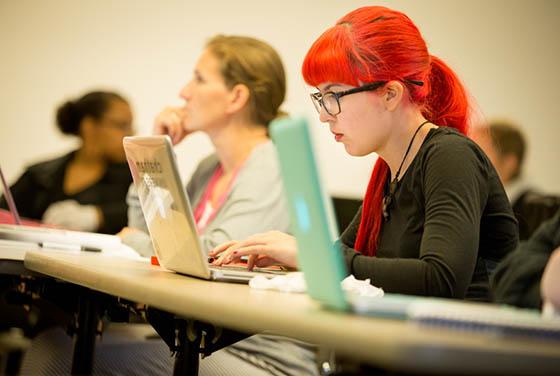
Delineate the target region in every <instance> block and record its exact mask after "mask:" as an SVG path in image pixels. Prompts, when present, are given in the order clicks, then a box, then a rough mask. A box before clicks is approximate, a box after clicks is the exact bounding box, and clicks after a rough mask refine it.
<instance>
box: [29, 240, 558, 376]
mask: <svg viewBox="0 0 560 376" xmlns="http://www.w3.org/2000/svg"><path fill="white" fill-rule="evenodd" d="M25 266H26V268H28V269H30V270H33V271H36V272H39V273H42V274H45V275H48V276H51V277H54V278H58V279H61V280H64V281H67V282H70V283H73V284H77V285H79V286H83V287H86V288H89V289H92V290H95V291H99V292H102V293H105V294H109V295H112V296H117V297H121V298H124V299H128V300H131V301H135V302H142V303H146V304H149V305H151V306H154V307H157V308H159V309H161V310H164V311H168V312H171V313H175V314H177V315H180V316H183V317H187V318H192V319H196V320H201V321H204V322H209V323H212V324H215V325H219V326H223V327H225V328H230V329H235V330H239V331H242V332H246V333H260V332H263V331H266V332H269V333H276V334H281V335H286V336H291V337H295V338H299V339H301V340H304V341H307V342H311V343H316V344H320V345H323V346H327V347H329V348H332V349H334V350H335V351H336V352H337V353H338V354H341V355H344V356H346V357H350V358H352V359H355V360H358V361H361V362H366V363H369V364H372V365H375V366H379V367H383V368H386V369H389V370H398V371H406V372H426V373H431V374H435V373H442V374H450V373H459V372H460V373H462V374H468V373H485V374H510V375H516V374H550V373H554V372H555V371H557V370H558V369H559V367H560V343H559V342H558V341H545V340H542V341H541V340H536V339H528V338H516V337H502V336H495V335H484V334H480V333H462V332H461V333H458V332H456V331H452V330H448V329H434V328H425V327H419V326H416V325H414V324H411V323H408V322H406V321H399V320H391V319H382V318H374V317H365V316H357V315H353V314H348V313H344V312H331V311H328V310H325V309H323V308H321V307H320V306H319V305H318V304H317V303H316V302H314V301H312V300H311V299H310V298H309V297H308V296H307V295H305V294H287V293H281V292H275V291H260V290H254V289H251V288H249V287H248V286H246V285H240V284H232V283H220V282H211V281H204V280H201V279H196V278H191V277H188V276H184V275H180V274H176V273H173V272H170V271H166V270H165V269H163V268H161V267H158V266H153V265H150V264H149V263H148V262H144V261H138V260H130V259H124V258H118V257H107V256H104V255H102V254H88V253H79V254H69V253H63V252H40V251H32V252H28V253H27V254H26V256H25Z"/></svg>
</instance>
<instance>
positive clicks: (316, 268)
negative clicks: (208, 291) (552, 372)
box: [270, 118, 560, 340]
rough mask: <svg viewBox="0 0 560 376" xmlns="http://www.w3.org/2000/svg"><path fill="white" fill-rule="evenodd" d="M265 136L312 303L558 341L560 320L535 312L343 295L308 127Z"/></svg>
mask: <svg viewBox="0 0 560 376" xmlns="http://www.w3.org/2000/svg"><path fill="white" fill-rule="evenodd" d="M270 134H271V137H272V139H273V140H274V143H275V145H276V148H277V151H278V157H279V161H280V166H281V172H282V177H283V180H284V186H285V189H286V194H287V198H288V202H289V206H290V215H291V220H292V226H293V228H292V231H293V233H294V235H295V236H296V240H297V243H298V249H299V253H298V261H299V265H300V267H301V269H302V270H303V273H304V276H305V281H306V283H307V291H308V294H309V295H310V296H311V297H312V298H314V299H316V300H318V301H320V302H321V303H322V304H323V305H324V306H325V307H327V308H331V309H338V310H348V311H353V312H355V313H358V314H363V315H372V316H376V317H389V318H394V319H401V320H409V321H411V322H413V323H415V324H418V325H421V326H432V327H433V326H439V327H446V328H454V329H458V330H463V331H469V332H492V333H497V334H523V335H531V336H538V337H540V338H542V337H546V338H552V339H558V340H560V319H558V318H553V319H545V318H542V317H541V315H540V312H539V311H537V310H522V309H516V308H512V307H503V306H496V305H491V304H484V303H470V302H461V301H454V300H449V299H435V298H422V297H416V296H408V295H398V294H385V295H384V297H382V298H379V297H369V296H357V295H347V294H345V293H344V291H343V290H342V288H341V285H340V282H341V281H342V280H343V279H344V277H345V276H346V267H345V264H344V260H343V257H342V253H341V250H340V249H339V247H338V245H337V243H336V242H335V240H336V237H337V230H336V222H335V219H334V215H333V210H332V207H331V202H330V200H329V199H328V198H327V196H326V195H325V193H324V191H323V189H322V185H321V181H320V177H319V172H318V169H317V164H316V162H315V155H314V152H313V146H312V142H311V136H310V131H309V126H308V123H307V121H306V120H305V119H302V118H298V119H288V118H284V119H279V120H277V121H275V122H273V123H272V124H271V127H270Z"/></svg>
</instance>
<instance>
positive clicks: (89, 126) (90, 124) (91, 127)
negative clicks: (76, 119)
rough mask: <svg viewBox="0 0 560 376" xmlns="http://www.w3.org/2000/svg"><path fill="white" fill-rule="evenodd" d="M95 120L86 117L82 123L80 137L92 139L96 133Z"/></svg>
mask: <svg viewBox="0 0 560 376" xmlns="http://www.w3.org/2000/svg"><path fill="white" fill-rule="evenodd" d="M95 126H96V124H95V120H94V119H93V118H92V117H91V116H85V117H84V118H83V119H82V121H81V122H80V128H79V129H78V135H80V136H81V137H82V138H86V137H91V135H92V134H93V132H94V131H95Z"/></svg>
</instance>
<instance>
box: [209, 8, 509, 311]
mask: <svg viewBox="0 0 560 376" xmlns="http://www.w3.org/2000/svg"><path fill="white" fill-rule="evenodd" d="M302 71H303V77H304V79H305V81H306V82H307V83H308V84H309V85H311V86H314V87H316V88H317V90H318V91H317V92H316V93H314V94H312V95H311V99H312V102H313V104H314V105H315V107H316V109H317V111H318V112H319V116H320V120H321V121H322V122H324V123H328V125H329V128H330V131H331V132H332V133H333V136H334V139H335V141H337V142H341V143H342V144H343V145H344V147H345V148H346V151H347V152H348V153H349V154H350V155H353V156H364V155H368V154H370V153H377V154H378V156H379V158H378V159H377V162H376V164H375V167H374V169H373V173H372V175H371V179H370V183H369V186H368V188H367V192H366V196H365V198H364V203H363V206H362V209H361V211H360V212H359V213H358V214H357V215H356V217H355V218H354V220H353V222H352V223H351V224H350V226H349V227H348V228H347V229H346V230H345V231H344V232H343V234H342V236H341V238H340V243H341V248H342V250H343V252H344V256H345V260H346V264H347V268H348V271H349V273H351V274H353V275H355V276H356V277H357V278H359V279H366V278H370V280H371V283H372V284H374V285H376V286H379V287H382V288H383V289H384V290H385V291H387V292H392V293H402V294H411V295H427V296H439V297H449V298H457V299H463V298H469V299H477V300H488V282H489V274H490V271H491V269H492V266H493V265H494V264H495V262H497V261H498V260H500V259H501V258H502V257H503V256H504V255H505V254H507V253H508V252H509V251H511V250H513V249H514V248H515V246H516V245H517V242H518V240H517V238H518V235H517V223H516V220H515V217H514V216H513V213H512V210H511V207H510V205H509V203H508V200H507V197H506V195H505V192H504V188H503V186H502V184H501V183H500V180H499V178H498V176H497V174H496V171H495V170H494V168H493V167H492V165H491V163H490V162H489V160H488V158H487V157H486V155H485V154H484V153H483V152H482V151H481V150H480V148H479V147H478V146H477V145H476V144H475V143H473V142H472V141H471V140H470V139H468V138H467V137H466V136H465V134H466V133H467V130H468V128H469V122H470V121H469V115H470V105H469V97H468V95H467V93H466V91H465V89H464V87H463V85H462V83H461V82H460V80H459V79H458V77H457V76H456V75H455V73H454V72H453V71H452V70H451V68H449V67H448V66H447V65H446V64H445V63H444V62H443V61H442V60H441V59H439V58H437V57H435V56H433V55H430V53H429V52H428V49H427V47H426V43H425V41H424V39H423V38H422V36H421V34H420V32H419V30H418V28H417V27H416V26H415V25H414V23H413V22H412V21H411V20H410V19H409V18H408V17H407V16H406V15H405V14H403V13H400V12H397V11H394V10H391V9H387V8H384V7H377V6H372V7H363V8H359V9H357V10H355V11H353V12H350V13H349V14H347V15H346V16H344V17H343V18H342V19H340V20H339V21H338V22H337V23H336V25H335V26H333V27H331V28H329V29H328V30H327V31H325V32H324V33H323V35H321V36H320V37H319V39H318V40H316V41H315V43H314V44H313V45H312V47H311V49H310V50H309V52H308V53H307V56H306V57H305V60H304V62H303V69H302ZM210 255H211V256H218V255H220V258H219V259H218V260H217V262H216V263H217V264H223V263H227V262H230V261H237V260H238V259H239V258H240V257H241V256H247V255H249V256H250V262H249V265H253V264H256V265H264V264H269V263H270V262H271V259H272V260H274V262H280V263H284V264H287V265H288V266H291V267H297V257H296V255H297V246H296V242H295V240H294V239H293V237H291V236H289V235H286V234H283V233H280V232H273V233H265V234H261V235H256V236H252V237H250V238H248V239H247V240H245V241H241V242H228V243H225V244H223V245H221V246H219V247H217V248H216V249H215V250H213V252H211V254H210Z"/></svg>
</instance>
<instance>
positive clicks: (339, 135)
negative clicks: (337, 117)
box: [333, 132, 344, 142]
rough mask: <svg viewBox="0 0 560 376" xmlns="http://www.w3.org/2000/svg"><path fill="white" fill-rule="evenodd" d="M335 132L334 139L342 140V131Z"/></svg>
mask: <svg viewBox="0 0 560 376" xmlns="http://www.w3.org/2000/svg"><path fill="white" fill-rule="evenodd" d="M333 134H334V140H335V141H336V142H340V140H341V139H342V137H343V136H344V135H343V134H342V133H334V132H333Z"/></svg>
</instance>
